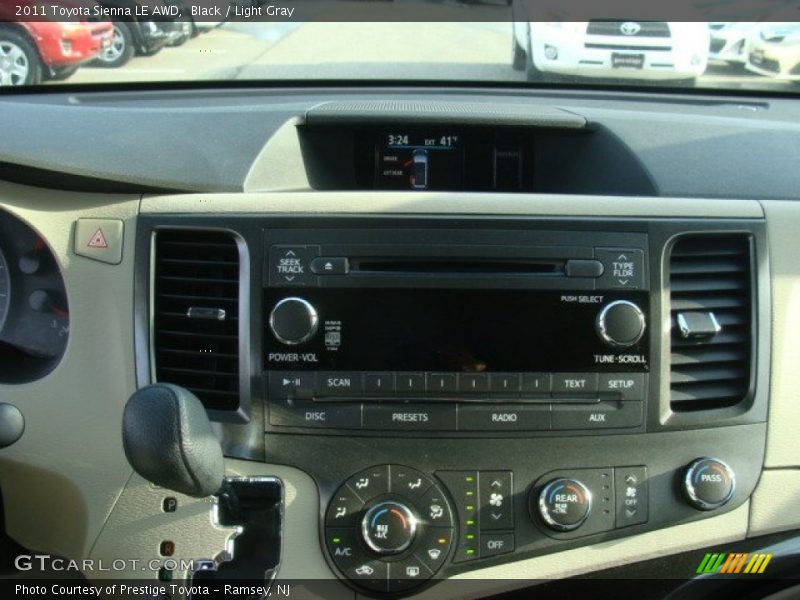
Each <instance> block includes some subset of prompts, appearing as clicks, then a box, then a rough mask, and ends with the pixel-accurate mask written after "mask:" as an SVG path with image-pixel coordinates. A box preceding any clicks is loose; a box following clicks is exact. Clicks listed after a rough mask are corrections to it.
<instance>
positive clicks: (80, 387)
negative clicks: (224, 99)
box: [0, 183, 139, 557]
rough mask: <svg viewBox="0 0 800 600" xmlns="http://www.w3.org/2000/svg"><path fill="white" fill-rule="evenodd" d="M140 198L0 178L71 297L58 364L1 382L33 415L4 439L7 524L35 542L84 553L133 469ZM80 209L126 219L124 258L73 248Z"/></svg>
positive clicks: (0, 459) (2, 194)
mask: <svg viewBox="0 0 800 600" xmlns="http://www.w3.org/2000/svg"><path fill="white" fill-rule="evenodd" d="M138 201H139V198H138V197H137V196H115V195H99V194H79V193H67V192H57V191H53V190H44V189H37V188H31V187H24V186H18V185H12V184H6V183H0V210H4V211H7V212H9V213H11V214H13V215H16V216H17V217H18V218H19V219H21V220H22V221H24V222H25V223H27V224H28V225H30V226H31V227H32V228H33V229H34V230H35V231H36V232H38V233H39V235H41V237H42V238H43V239H44V241H45V243H46V244H47V245H48V246H49V247H50V249H51V251H52V252H53V254H54V256H55V257H56V260H57V262H58V265H59V267H60V269H61V271H62V274H63V277H64V283H65V286H66V292H67V300H68V303H69V307H70V336H69V341H68V343H67V348H66V351H65V353H64V357H63V359H62V361H61V363H60V364H59V365H58V366H57V367H56V368H55V370H53V371H52V372H51V373H49V374H48V375H47V376H45V377H44V378H43V379H40V380H38V381H36V382H33V383H29V384H25V385H3V384H0V399H2V400H3V401H4V402H10V403H12V404H14V405H16V406H17V407H18V408H19V409H20V410H21V411H22V413H23V414H24V416H25V433H24V434H23V436H22V437H21V438H20V440H19V441H18V442H17V443H15V444H14V445H13V446H10V447H8V448H3V449H0V487H1V488H2V492H3V501H4V505H5V512H6V529H7V531H8V534H9V535H10V536H11V537H12V538H14V539H15V540H16V541H17V542H19V543H20V544H22V545H24V546H26V547H28V548H30V549H33V550H41V551H46V552H49V553H53V554H60V555H62V556H67V557H83V556H86V555H87V554H88V551H89V548H90V547H91V544H92V543H93V542H94V540H95V538H96V537H97V535H98V534H99V532H100V529H101V527H102V525H103V523H104V522H105V520H106V518H107V517H108V514H109V512H110V511H111V508H112V506H113V505H114V502H115V501H116V500H117V498H118V496H119V494H120V493H121V491H122V488H123V486H124V485H125V483H126V481H127V480H128V478H129V477H130V474H131V468H130V466H129V465H128V462H127V460H126V459H125V455H124V453H123V450H122V439H121V435H120V431H121V423H122V409H123V407H124V406H125V402H126V401H127V399H128V397H129V396H130V394H131V393H133V391H134V389H135V380H134V371H133V365H134V352H133V262H134V261H133V258H134V241H135V235H134V233H135V231H136V212H137V209H138V204H139V202H138ZM82 217H83V218H102V219H119V220H122V221H123V222H124V231H125V238H124V245H123V252H122V262H121V264H119V265H110V264H105V263H102V262H98V261H95V260H91V259H88V258H84V257H82V256H78V255H76V254H75V252H74V251H73V240H74V235H75V232H74V223H75V221H76V220H77V219H78V218H82ZM80 308H82V309H83V310H80ZM112 424H116V425H112Z"/></svg>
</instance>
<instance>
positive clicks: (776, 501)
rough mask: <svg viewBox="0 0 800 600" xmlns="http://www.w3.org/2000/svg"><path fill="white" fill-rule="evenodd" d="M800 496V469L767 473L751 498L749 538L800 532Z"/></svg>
mask: <svg viewBox="0 0 800 600" xmlns="http://www.w3.org/2000/svg"><path fill="white" fill-rule="evenodd" d="M798 497H800V469H779V470H768V471H764V472H763V473H762V474H761V479H759V481H758V487H757V488H756V491H755V493H754V494H753V496H752V498H751V499H750V528H749V530H748V536H750V537H754V536H758V535H767V534H769V533H775V532H777V531H789V530H791V529H800V504H798V502H797V498H798Z"/></svg>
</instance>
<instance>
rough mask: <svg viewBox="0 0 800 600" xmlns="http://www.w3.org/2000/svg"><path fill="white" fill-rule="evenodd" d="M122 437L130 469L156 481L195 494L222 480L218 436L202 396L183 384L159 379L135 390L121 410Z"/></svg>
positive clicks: (212, 489) (214, 488) (216, 486)
mask: <svg viewBox="0 0 800 600" xmlns="http://www.w3.org/2000/svg"><path fill="white" fill-rule="evenodd" d="M122 443H123V446H124V448H125V456H126V457H127V458H128V462H129V463H130V464H131V466H132V467H133V469H134V470H135V471H136V472H137V473H139V475H141V476H142V477H144V478H145V479H147V480H148V481H151V482H152V483H154V484H156V485H159V486H161V487H164V488H167V489H170V490H174V491H176V492H180V493H182V494H186V495H187V496H194V497H196V498H202V497H205V496H210V495H212V494H215V493H217V492H218V491H219V489H220V487H221V486H222V480H223V477H224V476H225V464H224V462H223V459H222V448H221V447H220V443H219V440H218V439H217V437H216V436H215V435H214V432H213V430H212V429H211V422H210V421H209V420H208V415H207V414H206V410H205V408H204V407H203V405H202V403H201V402H200V400H198V399H197V397H196V396H195V395H194V394H192V393H191V392H190V391H188V390H186V389H184V388H181V387H178V386H176V385H171V384H168V383H157V384H154V385H150V386H147V387H145V388H142V389H140V390H139V391H137V392H136V393H134V394H133V395H132V396H131V397H130V399H129V400H128V403H127V404H126V405H125V412H124V413H123V416H122Z"/></svg>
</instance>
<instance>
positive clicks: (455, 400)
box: [263, 230, 650, 433]
mask: <svg viewBox="0 0 800 600" xmlns="http://www.w3.org/2000/svg"><path fill="white" fill-rule="evenodd" d="M498 233H499V232H492V231H480V232H478V231H473V232H464V230H461V231H459V232H451V231H449V230H440V231H439V230H435V231H430V230H428V231H425V230H406V231H402V232H400V231H395V230H392V231H381V230H335V231H334V230H322V231H310V232H309V231H308V230H303V231H302V234H303V235H302V237H300V235H301V231H300V230H272V231H267V232H265V238H266V239H265V246H266V247H265V255H266V257H267V260H265V273H264V297H263V299H264V306H265V309H266V313H267V315H268V318H267V320H266V324H265V331H264V335H265V344H264V350H265V352H264V368H265V369H266V370H267V372H268V382H269V383H268V389H267V395H268V402H269V411H268V412H269V417H268V424H269V426H271V427H303V428H305V427H310V428H320V427H321V428H326V429H329V430H362V431H373V430H382V431H387V432H392V431H397V432H401V431H412V432H414V431H417V432H419V431H449V432H465V433H469V432H482V431H492V432H496V431H509V432H522V431H529V432H530V431H536V432H546V431H556V430H557V431H563V430H578V431H585V430H593V429H602V430H607V429H622V430H634V431H636V430H640V428H641V427H642V425H643V419H644V403H645V400H646V396H647V374H648V368H649V346H650V344H649V339H650V336H649V335H648V334H649V328H648V321H649V311H650V301H649V293H648V289H649V282H648V276H647V272H646V270H647V267H646V265H647V252H646V249H647V244H646V242H647V238H646V235H644V234H634V233H631V234H610V233H602V232H586V231H582V232H566V231H544V232H536V234H533V233H532V232H515V233H517V234H519V235H517V236H516V241H518V242H519V243H514V244H512V245H508V244H498V243H496V237H497V234H498ZM508 233H509V232H503V238H504V239H508V237H509V236H508ZM465 234H467V235H470V243H469V244H467V243H466V242H467V240H466V239H463V236H464V235H465ZM514 237H515V236H512V238H514ZM459 238H461V239H459ZM431 239H435V240H437V242H438V243H430V241H431ZM423 240H426V243H422V241H423ZM526 242H527V243H526Z"/></svg>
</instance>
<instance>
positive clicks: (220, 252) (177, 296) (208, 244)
mask: <svg viewBox="0 0 800 600" xmlns="http://www.w3.org/2000/svg"><path fill="white" fill-rule="evenodd" d="M155 254H156V258H155V275H154V284H155V293H154V307H153V309H154V314H153V348H154V351H155V374H156V380H157V381H160V382H165V383H174V384H176V385H180V386H183V387H185V388H187V389H189V390H191V391H192V392H194V394H196V395H197V397H198V398H199V399H200V400H201V401H202V402H203V404H204V405H205V406H206V408H208V409H214V410H236V409H237V408H238V407H239V251H238V247H237V245H236V242H235V240H234V239H233V236H232V235H231V234H229V233H226V232H219V231H202V230H160V231H158V232H157V233H156V242H155Z"/></svg>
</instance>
